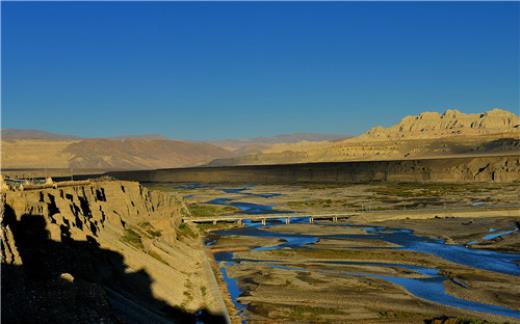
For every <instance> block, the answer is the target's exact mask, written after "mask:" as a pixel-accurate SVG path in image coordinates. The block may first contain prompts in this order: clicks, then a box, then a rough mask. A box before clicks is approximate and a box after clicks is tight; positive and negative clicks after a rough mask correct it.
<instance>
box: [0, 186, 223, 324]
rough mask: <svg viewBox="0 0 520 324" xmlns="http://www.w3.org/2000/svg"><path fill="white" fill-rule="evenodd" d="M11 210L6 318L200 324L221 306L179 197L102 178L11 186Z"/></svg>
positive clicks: (7, 195)
mask: <svg viewBox="0 0 520 324" xmlns="http://www.w3.org/2000/svg"><path fill="white" fill-rule="evenodd" d="M2 208H3V212H2V234H1V247H2V306H3V307H2V321H5V322H6V323H7V322H9V323H17V322H19V323H28V322H45V323H94V322H95V323H99V322H104V323H119V322H135V323H139V322H148V321H152V322H158V323H160V322H168V321H171V320H181V321H186V322H190V321H195V320H196V319H197V318H198V317H201V316H211V315H210V314H209V312H199V313H197V310H202V309H204V308H206V307H208V308H210V310H211V309H212V307H213V309H214V310H215V309H216V308H218V307H216V306H215V307H214V306H212V305H213V304H214V301H213V300H212V299H211V296H202V294H201V292H200V291H201V287H203V286H204V285H206V284H207V283H206V281H205V279H204V278H205V276H206V275H207V274H205V273H203V270H202V269H201V265H200V264H201V262H202V260H204V253H203V251H202V250H201V248H200V242H199V241H198V240H194V239H190V238H189V237H188V238H185V237H182V233H178V232H177V231H178V225H179V224H180V222H181V216H182V215H183V213H184V212H185V206H184V204H183V202H182V200H181V199H179V198H177V197H176V196H175V195H171V194H168V193H163V192H154V191H149V190H147V189H146V188H143V187H141V186H140V185H139V184H138V183H136V182H127V181H99V182H92V183H91V184H89V185H82V186H76V185H73V186H66V187H59V188H56V189H53V188H47V189H40V190H28V191H6V192H3V193H2ZM181 238H182V239H181ZM197 278H199V279H197ZM187 296H189V298H188V297H187ZM195 313H197V315H195ZM219 318H220V317H215V319H216V320H218V319H219Z"/></svg>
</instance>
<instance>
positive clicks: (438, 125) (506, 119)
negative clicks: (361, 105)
mask: <svg viewBox="0 0 520 324" xmlns="http://www.w3.org/2000/svg"><path fill="white" fill-rule="evenodd" d="M518 131H520V117H519V116H518V115H515V114H513V113H512V112H509V111H506V110H503V109H499V108H495V109H491V110H490V111H487V112H484V113H481V114H465V113H462V112H460V111H458V110H456V109H448V110H446V111H445V112H444V113H443V114H439V113H437V112H423V113H421V114H419V115H418V116H406V117H404V118H403V119H402V120H401V122H399V123H398V124H396V125H394V126H392V127H389V128H383V127H375V128H372V129H370V130H369V131H368V132H366V133H365V134H363V135H361V136H360V137H358V139H359V140H362V139H374V138H379V139H397V138H409V137H414V138H432V137H443V136H452V135H460V134H463V135H466V136H467V135H485V134H497V133H498V134H500V133H505V132H518Z"/></svg>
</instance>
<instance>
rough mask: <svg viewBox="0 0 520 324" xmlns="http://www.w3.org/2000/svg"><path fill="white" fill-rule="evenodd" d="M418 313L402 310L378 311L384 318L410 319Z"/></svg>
mask: <svg viewBox="0 0 520 324" xmlns="http://www.w3.org/2000/svg"><path fill="white" fill-rule="evenodd" d="M417 315H418V314H415V313H409V312H403V311H382V312H379V316H380V317H381V318H386V319H412V318H416V317H417Z"/></svg>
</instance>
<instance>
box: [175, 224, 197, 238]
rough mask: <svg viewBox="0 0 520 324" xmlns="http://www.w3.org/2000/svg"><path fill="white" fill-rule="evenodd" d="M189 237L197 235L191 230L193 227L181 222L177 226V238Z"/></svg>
mask: <svg viewBox="0 0 520 324" xmlns="http://www.w3.org/2000/svg"><path fill="white" fill-rule="evenodd" d="M183 236H185V237H191V238H196V237H197V236H198V235H197V233H195V232H194V231H193V229H192V228H191V227H190V226H189V225H188V224H186V223H181V224H180V225H179V227H178V228H177V238H180V237H183Z"/></svg>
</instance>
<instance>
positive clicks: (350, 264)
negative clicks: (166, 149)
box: [190, 186, 520, 323]
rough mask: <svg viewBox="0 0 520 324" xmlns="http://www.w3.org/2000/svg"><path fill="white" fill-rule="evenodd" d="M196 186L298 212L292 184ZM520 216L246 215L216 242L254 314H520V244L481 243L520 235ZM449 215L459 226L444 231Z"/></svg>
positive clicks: (247, 203) (238, 201)
mask: <svg viewBox="0 0 520 324" xmlns="http://www.w3.org/2000/svg"><path fill="white" fill-rule="evenodd" d="M206 189H208V188H206ZM314 190H318V189H314ZM208 193H209V195H208ZM190 194H191V195H200V196H199V198H200V197H204V198H203V199H205V202H206V203H207V204H215V205H223V206H233V207H235V208H238V209H239V210H240V211H241V212H243V213H246V214H276V213H287V212H291V211H293V210H290V209H289V208H287V205H284V204H283V201H284V199H285V197H284V196H287V200H290V199H291V197H290V195H291V194H290V192H287V191H285V192H283V193H282V192H275V191H273V192H267V191H265V190H260V191H258V192H256V191H255V187H254V186H242V187H238V188H224V187H219V188H215V187H211V188H209V189H208V190H207V191H205V189H204V188H197V192H195V193H190ZM192 197H193V196H190V198H192ZM199 201H200V200H199ZM298 212H301V211H298ZM517 221H518V218H516V219H515V218H511V217H509V218H500V217H497V218H493V219H491V218H488V219H486V220H485V221H483V220H480V219H463V220H456V221H455V220H453V219H434V220H420V221H415V223H414V221H413V220H410V221H408V220H407V221H403V222H399V221H394V222H390V223H388V222H387V223H384V222H383V223H381V222H379V223H371V222H370V221H368V222H367V223H365V224H360V223H359V222H356V224H352V223H349V222H345V223H337V224H333V223H330V222H327V221H320V222H316V223H315V224H308V218H306V217H302V218H296V219H292V220H291V224H290V225H285V222H284V220H283V219H272V220H268V222H267V224H266V226H262V225H261V224H260V223H256V222H250V221H245V222H244V224H243V225H242V227H235V228H231V229H227V230H220V231H212V232H211V234H210V235H209V236H208V238H207V244H208V246H210V247H211V248H213V249H215V251H216V253H215V254H214V257H215V259H216V261H217V263H218V265H219V269H220V271H221V274H222V276H223V278H224V279H225V282H226V285H227V289H228V292H229V294H230V296H231V298H232V301H233V303H234V305H235V308H236V310H237V311H238V315H239V316H240V318H242V319H243V320H244V321H247V322H262V321H296V322H300V321H311V322H357V321H370V322H385V323H387V322H396V323H397V322H399V323H403V322H410V323H418V322H421V323H422V322H423V321H424V320H427V319H433V318H437V317H440V316H453V317H460V318H483V319H487V320H496V321H509V322H515V321H519V322H520V267H519V264H520V253H519V251H517V250H515V248H513V249H512V250H511V248H510V247H509V250H506V251H499V250H495V249H493V248H492V247H491V248H489V246H486V247H487V248H485V249H484V248H479V247H480V246H481V245H482V244H484V243H486V244H487V243H488V242H491V243H493V242H496V241H500V240H501V241H500V243H501V244H502V245H504V242H507V241H511V240H512V241H514V240H518V237H519V234H518V227H517V225H516V224H517V223H516V222H517ZM407 222H408V223H407ZM428 222H430V223H428ZM401 223H403V225H404V226H401ZM429 224H431V225H432V226H430V225H429ZM446 224H449V228H450V231H445V232H442V231H435V228H437V227H438V228H442V226H446ZM468 224H471V225H468ZM414 229H416V231H414ZM419 233H420V234H419ZM446 233H447V234H446ZM461 233H462V234H464V235H462V234H461ZM425 234H426V235H425ZM510 246H513V247H514V246H515V245H514V244H511V245H510ZM237 248H239V249H238V250H239V252H232V251H234V250H235V251H237ZM226 250H227V251H226Z"/></svg>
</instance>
